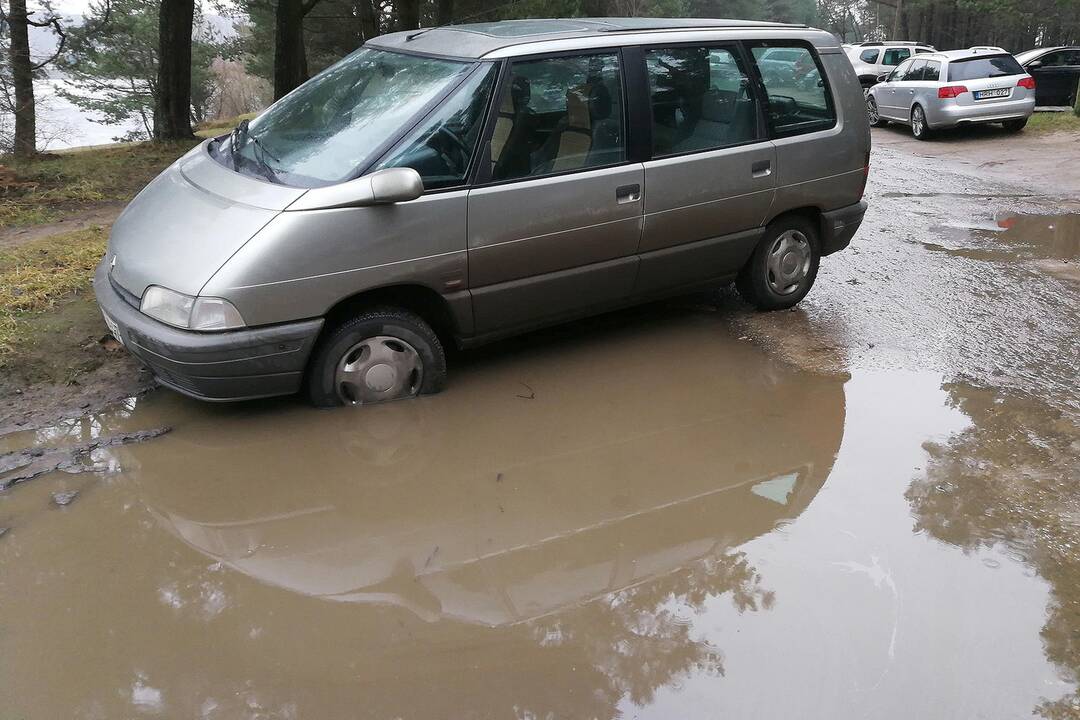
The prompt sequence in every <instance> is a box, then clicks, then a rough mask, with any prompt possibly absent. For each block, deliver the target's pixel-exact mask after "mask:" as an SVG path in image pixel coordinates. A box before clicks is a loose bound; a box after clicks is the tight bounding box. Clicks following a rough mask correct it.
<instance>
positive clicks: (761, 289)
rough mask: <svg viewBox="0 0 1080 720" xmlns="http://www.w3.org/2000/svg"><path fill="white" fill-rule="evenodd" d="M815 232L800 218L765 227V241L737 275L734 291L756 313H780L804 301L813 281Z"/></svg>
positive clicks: (818, 256) (817, 249) (816, 248)
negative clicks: (768, 311)
mask: <svg viewBox="0 0 1080 720" xmlns="http://www.w3.org/2000/svg"><path fill="white" fill-rule="evenodd" d="M820 247H821V246H820V244H819V241H818V233H817V229H816V228H815V227H814V223H812V222H811V221H810V220H809V219H807V218H805V217H802V216H790V217H786V218H779V219H777V220H774V221H773V222H771V223H769V226H768V227H767V228H766V229H765V237H764V238H763V239H762V240H761V242H760V243H758V246H757V248H755V249H754V254H753V255H751V256H750V259H749V260H748V261H747V262H746V265H744V266H743V269H742V270H741V271H740V272H739V277H738V278H737V279H736V280H735V287H736V288H737V289H738V291H739V294H740V295H742V296H743V299H745V300H746V301H747V302H749V303H750V304H751V305H753V306H754V307H756V308H757V309H758V310H784V309H786V308H790V307H793V306H794V305H795V304H796V303H798V302H799V301H800V300H802V299H803V298H804V297H806V293H808V292H810V288H811V287H812V286H813V284H814V279H815V278H816V277H817V272H818V264H819V262H820V260H821V250H820Z"/></svg>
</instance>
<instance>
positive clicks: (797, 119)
mask: <svg viewBox="0 0 1080 720" xmlns="http://www.w3.org/2000/svg"><path fill="white" fill-rule="evenodd" d="M777 47H783V48H785V49H788V50H791V51H793V55H794V58H795V60H794V62H791V63H778V62H776V61H772V60H771V59H770V57H771V56H770V55H769V51H770V50H772V49H773V48H777ZM750 52H751V55H752V56H753V58H754V62H755V63H756V65H757V69H758V74H759V75H760V77H761V82H762V85H764V87H765V101H766V115H767V116H768V119H769V125H770V126H771V128H772V132H773V134H774V135H775V136H777V137H787V136H790V135H800V134H802V133H808V132H815V131H817V130H826V129H828V128H831V127H832V126H833V125H835V124H836V111H835V109H834V108H833V103H832V95H831V94H830V93H829V85H828V82H827V80H826V77H825V73H823V72H822V70H821V66H820V65H819V64H818V60H817V58H816V57H815V56H814V54H813V53H812V52H811V51H810V49H809V48H808V47H802V46H800V45H784V44H783V43H768V44H761V45H754V46H752V47H751V48H750Z"/></svg>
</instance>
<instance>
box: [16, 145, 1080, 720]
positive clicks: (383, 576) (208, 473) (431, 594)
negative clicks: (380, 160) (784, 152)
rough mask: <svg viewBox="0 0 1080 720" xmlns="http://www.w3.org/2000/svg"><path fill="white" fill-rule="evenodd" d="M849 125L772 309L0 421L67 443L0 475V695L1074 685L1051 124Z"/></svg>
mask: <svg viewBox="0 0 1080 720" xmlns="http://www.w3.org/2000/svg"><path fill="white" fill-rule="evenodd" d="M874 141H875V149H874V153H873V158H872V163H873V169H872V173H871V182H870V186H869V189H868V198H869V200H870V211H869V213H868V214H867V217H866V222H865V224H864V226H863V228H862V229H861V230H860V232H859V234H858V235H857V236H856V240H855V243H854V244H853V246H852V247H851V248H850V249H849V250H848V251H846V252H844V253H840V254H839V255H836V256H832V257H829V258H827V259H826V260H825V262H824V263H823V265H822V270H821V273H820V275H819V278H818V284H817V286H816V287H815V288H814V290H813V291H812V292H811V294H810V295H809V297H808V298H807V300H805V301H804V302H803V303H802V304H801V305H800V307H798V308H797V309H796V310H793V311H790V312H784V313H774V314H767V315H762V314H756V313H752V312H750V311H749V310H748V309H747V308H746V307H745V306H744V305H742V304H741V303H740V302H739V301H738V299H737V298H736V297H735V296H733V295H732V294H730V293H722V294H720V295H719V296H718V297H715V298H690V299H682V300H678V301H673V302H670V303H665V304H662V305H656V306H650V307H647V308H642V309H636V310H633V311H628V312H624V313H619V314H616V315H612V316H607V317H604V318H600V319H596V320H591V321H588V322H583V323H578V324H575V325H572V326H567V327H562V328H556V329H552V330H548V331H545V332H542V333H538V334H535V335H532V336H529V337H526V338H521V339H517V340H514V341H511V342H506V343H503V344H501V345H498V346H495V347H491V348H487V349H484V350H481V351H476V352H471V353H465V354H462V355H460V356H458V357H457V358H456V359H455V361H454V363H453V371H452V376H451V380H450V386H449V388H448V390H447V391H446V392H445V393H443V394H441V395H438V396H433V397H428V398H422V399H420V400H417V401H411V402H406V403H397V404H391V405H386V406H377V407H371V408H365V409H362V410H359V411H356V412H350V411H340V412H325V411H315V410H311V409H308V408H306V407H304V406H303V405H302V404H301V403H299V402H298V401H293V400H279V401H273V402H264V403H254V404H246V405H241V406H226V407H221V406H212V405H202V404H197V403H194V402H190V401H187V400H185V399H183V398H179V397H177V396H174V395H172V394H168V393H162V392H158V393H152V394H150V395H148V396H144V397H139V398H137V399H132V400H129V401H127V402H126V403H122V404H120V405H116V406H114V407H112V408H110V409H108V410H107V411H104V412H101V413H95V414H92V415H87V416H84V417H82V418H79V419H76V420H71V421H68V422H65V423H60V424H57V425H54V426H49V427H46V428H42V429H40V430H37V431H28V432H23V433H17V434H13V435H8V436H5V437H2V438H0V453H3V452H12V453H14V452H16V451H19V450H21V449H25V448H37V449H39V450H40V451H41V452H40V457H45V458H55V457H57V456H59V455H62V454H63V448H79V449H80V451H79V452H77V453H75V454H74V455H73V457H72V458H71V462H70V463H68V464H67V465H66V466H65V467H67V469H68V470H69V471H74V470H80V469H88V470H90V472H83V473H74V472H54V473H52V474H48V475H45V476H43V477H38V478H37V479H34V480H32V481H28V482H25V483H21V484H18V485H15V486H13V487H12V488H11V489H9V490H7V491H6V492H3V493H0V527H3V528H8V530H7V532H6V533H3V534H0V607H2V608H3V612H2V613H0V638H2V641H0V642H2V643H3V644H2V647H3V652H2V653H0V697H3V698H4V702H3V706H4V708H5V711H6V712H8V713H9V714H11V715H12V716H13V717H25V718H39V717H40V718H52V717H88V718H90V717H133V716H139V717H141V716H144V715H145V716H150V717H154V716H160V717H201V718H248V717H250V718H297V717H300V718H306V717H325V718H344V717H363V718H367V717H371V718H395V717H403V718H462V717H477V718H502V717H507V718H526V717H559V718H563V717H568V718H570V717H572V718H584V717H588V718H593V717H597V718H613V717H628V718H629V717H638V718H693V717H736V718H748V717H760V718H777V717H799V718H829V719H833V718H849V717H852V718H854V717H860V718H861V717H873V718H904V719H907V718H913V717H927V718H930V717H964V718H975V717H980V718H1017V717H1029V716H1030V715H1031V714H1032V712H1035V713H1036V714H1037V715H1042V716H1045V717H1048V718H1062V717H1073V716H1080V696H1078V694H1077V690H1078V687H1080V643H1078V642H1077V638H1078V637H1080V549H1078V548H1080V545H1078V543H1080V532H1078V530H1080V492H1078V490H1080V383H1078V381H1077V380H1078V378H1077V367H1078V366H1080V355H1078V353H1080V277H1078V273H1077V271H1076V268H1077V265H1078V263H1080V219H1078V218H1080V215H1078V214H1077V213H1080V178H1078V177H1077V176H1076V174H1075V173H1076V172H1077V166H1078V165H1080V157H1078V153H1077V152H1076V147H1077V145H1076V139H1075V138H1062V137H1057V138H1054V137H1051V138H1049V139H1046V138H1038V137H1030V138H1028V137H1023V136H1021V137H1019V138H1017V137H1007V138H1006V137H1002V136H1001V135H1000V134H994V133H981V134H979V136H977V137H975V138H973V139H961V138H946V139H944V140H942V141H941V142H939V143H918V144H916V143H914V142H913V141H909V140H908V139H907V137H906V136H905V135H904V134H903V133H902V131H900V130H897V129H883V130H875V131H874ZM1070 151H1071V152H1072V155H1071V164H1070V163H1063V162H1062V160H1063V158H1064V156H1065V153H1067V152H1070ZM1003 153H1004V154H1003ZM1001 158H1007V159H1005V160H1000V159H1001ZM999 161H1000V162H1002V163H1003V164H995V163H998V162H999ZM166 426H168V427H171V428H172V432H169V433H168V434H165V435H163V436H161V437H159V438H156V439H154V440H151V441H149V442H146V443H140V444H132V445H114V446H109V447H94V443H95V441H96V440H97V439H100V438H106V437H112V436H116V435H120V434H123V433H128V432H133V431H137V430H147V429H154V428H163V427H166ZM47 448H48V449H50V450H48V451H47V450H46V449H47ZM56 449H59V450H56ZM34 452H37V451H36V450H35V451H34ZM35 457H37V456H36V455H33V454H29V455H28V454H25V453H23V454H18V455H16V454H10V455H8V456H7V458H8V460H7V462H8V466H9V468H10V469H8V470H7V474H6V475H5V474H4V472H3V468H4V467H5V465H4V457H3V456H0V483H2V482H4V480H5V477H7V478H11V477H13V476H14V475H15V474H17V473H19V472H20V468H19V467H14V466H15V465H20V464H22V463H23V461H27V462H34V461H35V460H34V459H33V458H35ZM16 458H22V459H21V460H16ZM22 470H23V471H24V470H25V467H23V468H22ZM73 491H77V493H78V494H77V495H75V496H71V495H65V494H62V493H71V492H73Z"/></svg>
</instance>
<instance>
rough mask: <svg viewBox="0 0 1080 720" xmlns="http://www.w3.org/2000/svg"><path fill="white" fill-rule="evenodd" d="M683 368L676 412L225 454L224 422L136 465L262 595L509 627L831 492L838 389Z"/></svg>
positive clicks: (475, 425)
mask: <svg viewBox="0 0 1080 720" xmlns="http://www.w3.org/2000/svg"><path fill="white" fill-rule="evenodd" d="M658 339H659V340H660V341H663V338H658ZM643 363H644V364H645V365H648V364H649V363H648V362H645V361H643ZM700 370H701V371H704V367H702V368H700ZM645 371H646V368H644V367H643V368H642V372H645ZM682 371H683V372H684V374H687V375H688V377H687V378H686V379H687V382H686V383H672V384H671V385H672V386H671V387H669V388H667V389H666V390H665V393H666V396H665V397H664V398H655V397H651V396H650V394H649V393H634V394H632V395H631V394H628V393H623V391H622V390H623V389H622V388H621V386H619V385H618V384H615V385H611V386H607V387H598V388H596V389H594V390H593V391H591V392H590V391H586V395H587V398H586V401H585V402H583V403H582V404H581V406H575V407H574V408H565V407H563V408H561V409H558V408H556V405H557V404H553V406H552V407H553V408H554V409H552V410H551V411H550V413H546V412H545V411H544V410H543V409H542V408H541V406H538V405H536V404H535V403H533V404H530V403H527V402H524V401H520V402H519V403H518V405H516V406H512V407H521V408H524V409H523V410H521V411H520V412H519V413H516V414H515V413H512V414H509V415H508V414H506V413H505V412H499V413H494V412H491V413H488V412H484V411H483V410H482V409H480V408H473V407H471V405H470V403H461V402H459V401H455V402H450V401H447V400H444V399H443V398H433V399H432V402H425V403H398V404H394V405H384V406H379V407H378V408H377V409H376V410H375V411H373V412H372V413H371V414H369V415H366V416H365V421H364V422H363V423H360V422H357V421H356V420H355V419H350V420H349V421H348V422H343V421H342V420H340V419H339V418H340V417H342V416H336V417H335V416H333V415H327V414H320V415H317V416H315V417H316V418H317V419H318V423H317V425H316V426H314V427H313V426H311V424H310V423H311V420H310V418H311V417H312V416H311V415H303V416H302V417H303V420H297V421H296V423H295V426H294V427H293V429H292V431H291V432H289V433H282V431H281V428H280V427H276V431H275V432H268V431H267V430H266V429H265V428H261V427H259V426H258V425H259V422H258V421H257V420H256V421H254V422H253V421H252V420H251V419H250V418H248V419H246V420H245V422H244V423H243V425H242V427H237V432H238V433H239V435H237V434H235V433H230V434H229V436H228V441H227V442H226V441H221V440H219V438H220V437H221V435H220V433H221V429H220V425H219V424H215V425H214V426H213V427H212V428H211V427H207V429H206V432H205V433H199V432H195V431H192V430H190V429H189V430H188V431H187V432H186V433H185V432H177V433H174V434H173V435H172V436H170V438H168V440H169V441H168V442H163V443H159V444H158V445H157V446H156V453H155V457H154V460H153V463H150V461H149V460H148V459H147V458H145V457H144V458H143V460H142V468H141V470H140V478H141V482H142V483H143V486H144V488H145V496H146V498H147V503H148V505H149V507H150V508H151V510H152V511H153V512H154V513H155V514H156V515H157V516H158V517H159V518H160V520H161V522H162V523H163V525H164V526H165V527H166V528H167V529H169V530H170V531H171V532H173V533H174V534H175V535H176V536H177V537H179V538H181V539H182V540H183V541H184V542H185V543H187V544H189V545H190V546H192V547H194V548H196V549H198V550H199V551H200V552H203V553H205V554H206V555H208V556H210V557H211V558H213V559H215V560H217V561H220V562H222V563H223V564H224V565H226V566H227V567H230V568H232V569H234V570H236V571H239V572H241V573H243V574H245V575H248V576H250V577H252V578H255V579H257V580H259V581H261V582H264V583H267V584H269V585H272V586H276V587H278V588H281V589H284V590H288V591H291V592H294V593H299V594H302V595H306V596H313V597H318V598H322V599H325V600H331V601H339V602H349V603H376V604H390V605H395V606H399V607H403V608H407V609H409V610H411V611H412V612H414V613H416V614H417V615H418V616H420V617H422V618H426V619H428V620H436V619H440V618H451V619H456V620H460V621H464V622H469V623H477V624H481V625H488V626H501V625H508V624H514V623H517V622H521V621H525V620H529V619H534V618H537V617H541V616H544V615H548V614H551V613H555V612H559V611H560V610H562V609H565V608H567V607H570V606H574V605H577V604H579V603H582V602H586V601H588V600H590V599H593V598H597V597H600V596H603V595H605V594H608V593H611V592H616V591H619V590H622V589H625V588H629V587H632V586H636V585H639V584H641V583H646V582H655V581H660V582H662V581H663V578H664V577H666V576H667V575H669V574H670V573H672V572H674V571H677V570H681V569H683V568H686V567H688V566H692V565H693V564H694V563H696V562H698V561H703V560H705V559H707V558H709V557H712V556H716V555H717V554H720V553H723V552H724V551H725V550H726V549H728V548H731V547H734V546H738V545H740V544H742V543H744V542H746V541H747V540H750V539H751V538H754V537H756V536H758V535H761V534H763V533H767V532H769V531H770V530H772V529H773V528H774V527H775V526H776V524H777V523H780V522H782V521H788V520H792V519H793V518H795V517H797V516H798V515H799V514H800V513H801V512H802V511H803V510H805V509H806V507H807V506H808V505H809V504H810V502H811V501H812V500H813V498H814V497H815V495H816V494H817V492H818V491H819V490H820V489H821V487H822V485H823V484H824V482H825V480H826V478H827V477H828V476H829V473H830V471H831V468H832V463H833V460H834V458H835V455H836V453H837V450H838V448H839V445H840V441H841V437H842V435H843V424H844V390H843V379H841V378H812V379H808V378H807V376H806V375H805V374H801V373H796V372H793V371H790V370H786V369H783V368H781V367H780V366H770V367H768V368H761V369H757V370H753V371H750V372H748V373H739V374H733V375H732V376H731V377H730V379H725V380H723V381H722V382H720V383H719V384H717V385H714V386H712V388H711V389H710V390H708V391H704V392H703V391H702V386H701V384H700V383H696V382H694V379H695V378H696V376H697V373H698V371H699V368H695V367H694V366H693V364H690V365H688V366H684V367H683V370H682ZM631 374H633V373H631ZM632 379H633V378H631V380H632ZM684 385H685V387H684ZM706 387H708V386H707V385H706ZM695 388H696V390H695ZM529 408H532V409H531V410H530V409H529ZM269 421H273V422H280V414H276V415H275V416H274V417H273V418H271V419H270V420H268V422H269ZM253 424H254V425H255V426H254V427H253V426H252V425H253ZM313 459H317V461H315V463H314V464H312V463H313ZM226 468H227V470H226Z"/></svg>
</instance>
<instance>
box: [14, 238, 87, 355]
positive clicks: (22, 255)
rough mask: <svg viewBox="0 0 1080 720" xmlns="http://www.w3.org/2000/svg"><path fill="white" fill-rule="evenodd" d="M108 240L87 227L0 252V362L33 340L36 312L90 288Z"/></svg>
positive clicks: (43, 311)
mask: <svg viewBox="0 0 1080 720" xmlns="http://www.w3.org/2000/svg"><path fill="white" fill-rule="evenodd" d="M107 239H108V229H107V228H103V227H92V228H87V229H85V230H77V231H74V232H67V233H61V234H58V235H50V236H49V237H45V238H42V239H40V240H36V241H33V242H29V243H26V244H25V245H19V246H16V247H13V248H8V249H6V250H2V251H0V366H2V365H5V364H6V363H8V362H10V361H11V359H12V358H13V357H15V356H16V355H18V354H20V352H22V351H23V350H24V349H25V348H26V347H27V346H28V345H30V344H32V335H33V333H32V332H31V330H32V327H33V324H34V321H35V319H36V316H39V315H42V314H47V313H45V311H47V310H51V309H53V308H54V307H56V305H57V304H58V303H59V302H61V301H62V300H66V299H69V298H71V297H72V296H74V295H77V294H78V293H80V292H85V291H86V290H87V289H88V288H89V287H90V283H91V281H92V279H93V273H94V267H95V266H96V265H97V263H98V261H99V260H100V259H101V256H102V255H103V254H104V252H105V243H106V240H107Z"/></svg>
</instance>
